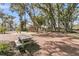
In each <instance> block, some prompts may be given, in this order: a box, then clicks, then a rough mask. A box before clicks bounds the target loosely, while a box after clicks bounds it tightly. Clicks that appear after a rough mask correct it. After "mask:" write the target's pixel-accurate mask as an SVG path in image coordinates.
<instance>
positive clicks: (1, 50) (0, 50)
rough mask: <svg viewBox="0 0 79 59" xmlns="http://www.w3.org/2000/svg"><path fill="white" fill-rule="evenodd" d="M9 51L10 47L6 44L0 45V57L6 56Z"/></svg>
mask: <svg viewBox="0 0 79 59" xmlns="http://www.w3.org/2000/svg"><path fill="white" fill-rule="evenodd" d="M9 51H10V47H9V45H8V44H5V43H0V55H7V54H8V52H9Z"/></svg>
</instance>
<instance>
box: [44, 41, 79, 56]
mask: <svg viewBox="0 0 79 59" xmlns="http://www.w3.org/2000/svg"><path fill="white" fill-rule="evenodd" d="M43 49H44V50H46V51H48V52H49V55H57V56H59V55H61V56H62V55H63V56H79V45H77V44H67V43H65V42H53V41H48V42H46V43H45V44H44V47H43Z"/></svg>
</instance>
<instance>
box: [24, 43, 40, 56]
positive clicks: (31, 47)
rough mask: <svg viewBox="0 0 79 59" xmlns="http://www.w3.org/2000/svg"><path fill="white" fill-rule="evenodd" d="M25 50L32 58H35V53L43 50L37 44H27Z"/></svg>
mask: <svg viewBox="0 0 79 59" xmlns="http://www.w3.org/2000/svg"><path fill="white" fill-rule="evenodd" d="M24 48H25V50H27V51H28V52H29V53H30V56H33V54H34V52H36V51H38V50H40V49H41V48H40V46H39V45H38V44H37V43H36V42H35V43H31V44H26V45H25V46H24Z"/></svg>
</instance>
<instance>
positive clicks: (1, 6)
mask: <svg viewBox="0 0 79 59" xmlns="http://www.w3.org/2000/svg"><path fill="white" fill-rule="evenodd" d="M0 11H1V12H3V13H5V14H8V15H12V16H14V17H15V19H14V21H15V22H16V23H19V16H18V13H17V12H12V11H11V10H10V4H9V3H7V4H0ZM36 13H37V14H38V13H39V12H38V11H37V10H36ZM26 18H27V20H28V21H30V20H29V16H28V15H27V14H26ZM78 23H79V19H77V20H76V21H75V22H74V24H78Z"/></svg>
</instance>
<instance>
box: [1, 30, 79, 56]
mask: <svg viewBox="0 0 79 59" xmlns="http://www.w3.org/2000/svg"><path fill="white" fill-rule="evenodd" d="M21 34H23V35H29V36H31V37H32V40H34V41H35V42H36V43H37V44H38V45H39V46H40V48H41V49H39V50H38V51H36V52H35V53H34V55H35V56H41V55H42V56H44V55H45V56H46V55H47V56H48V55H50V56H51V55H52V56H72V55H74V56H79V38H78V36H79V33H59V32H52V33H51V32H49V33H36V32H22V33H17V32H15V31H13V32H7V33H6V34H0V41H15V40H16V39H17V37H18V36H19V35H21Z"/></svg>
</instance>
